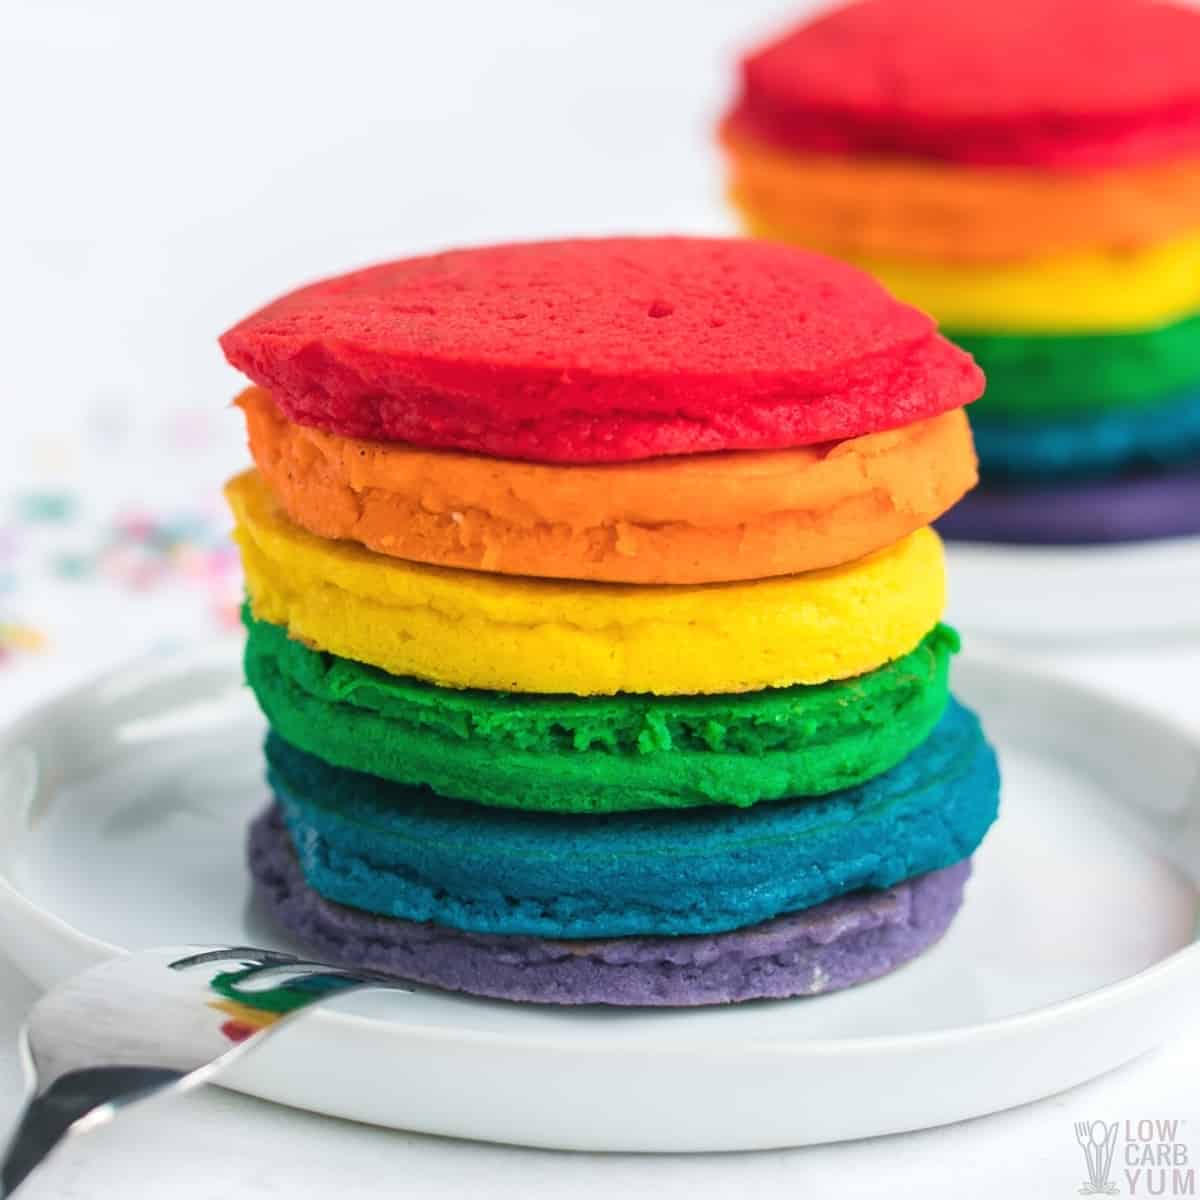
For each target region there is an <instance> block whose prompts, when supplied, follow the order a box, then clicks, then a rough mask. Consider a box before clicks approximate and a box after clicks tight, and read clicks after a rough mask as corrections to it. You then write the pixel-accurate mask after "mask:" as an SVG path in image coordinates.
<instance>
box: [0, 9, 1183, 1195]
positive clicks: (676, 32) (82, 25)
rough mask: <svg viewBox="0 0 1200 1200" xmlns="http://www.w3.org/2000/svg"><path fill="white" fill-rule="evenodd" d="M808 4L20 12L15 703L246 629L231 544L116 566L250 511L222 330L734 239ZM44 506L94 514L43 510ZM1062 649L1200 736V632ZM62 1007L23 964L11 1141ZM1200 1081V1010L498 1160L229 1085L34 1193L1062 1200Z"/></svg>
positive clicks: (0, 676)
mask: <svg viewBox="0 0 1200 1200" xmlns="http://www.w3.org/2000/svg"><path fill="white" fill-rule="evenodd" d="M803 7H805V6H804V4H803V3H796V2H785V0H753V2H747V0H744V2H742V3H739V4H733V3H728V2H724V0H707V2H701V0H654V3H645V2H644V0H609V2H608V3H606V4H603V5H600V4H596V3H592V2H589V0H513V2H511V3H506V4H492V3H486V2H484V0H478V2H476V3H469V2H467V0H439V3H437V4H416V3H391V4H385V3H382V2H381V3H377V4H368V3H363V2H360V0H344V2H343V3H341V4H339V5H337V6H336V7H335V6H330V5H324V6H315V5H301V4H292V5H283V4H281V3H280V4H276V3H261V4H255V5H249V4H245V3H234V2H233V0H213V2H210V3H207V4H205V5H203V6H200V5H194V6H179V5H155V4H150V3H133V2H125V3H114V4H110V5H104V6H101V5H89V4H85V3H82V2H80V3H74V4H72V3H66V2H62V0H9V2H8V4H7V5H5V13H4V15H5V19H4V21H3V22H0V107H2V108H3V111H4V112H5V113H6V115H7V116H8V118H9V120H8V121H7V122H6V133H5V138H4V178H5V183H4V187H3V188H2V189H0V218H2V219H0V262H2V263H3V264H4V266H3V281H4V283H3V287H0V327H2V328H3V330H4V339H3V340H4V345H5V350H6V353H5V356H4V372H3V373H2V374H0V412H2V413H3V414H4V417H5V421H6V429H5V437H4V438H3V439H0V627H2V626H4V625H5V624H7V625H8V626H9V627H10V630H11V627H13V626H19V627H20V628H21V629H22V630H36V631H37V633H38V634H39V635H40V636H41V637H43V638H44V639H45V645H44V647H43V648H42V649H41V650H39V651H36V652H34V651H33V650H26V649H22V648H21V646H20V645H18V646H17V647H16V648H15V649H13V648H10V650H9V652H8V653H7V656H5V655H4V652H3V650H2V649H0V719H7V718H8V717H10V716H12V715H13V714H15V713H16V712H19V711H20V710H21V709H22V708H23V707H24V706H26V705H27V704H29V703H30V702H32V701H33V700H34V699H35V698H36V697H38V696H40V695H44V694H48V693H50V692H52V691H54V690H57V689H58V688H61V687H63V686H65V685H66V684H68V683H70V682H72V681H74V680H76V679H78V678H81V677H83V676H86V675H88V674H90V673H92V672H93V671H94V670H96V669H97V668H99V667H101V666H104V665H106V664H108V663H110V662H113V661H115V660H117V659H119V658H122V657H125V656H127V655H128V654H130V653H133V652H136V651H138V650H142V649H145V648H147V647H149V646H153V645H156V644H162V643H164V642H178V641H183V640H193V639H196V638H199V637H209V636H212V635H213V633H214V631H215V630H216V629H217V628H219V627H220V625H221V624H222V621H223V619H224V618H225V617H227V615H228V613H227V611H226V610H227V608H228V604H227V600H228V589H229V585H230V583H231V581H230V580H228V579H227V578H225V577H224V576H222V575H220V574H219V572H218V573H217V575H216V577H212V576H211V573H210V571H209V568H212V569H213V570H216V567H215V566H214V563H213V561H212V557H211V555H210V554H209V551H208V549H207V548H206V547H207V545H208V543H203V545H202V546H201V547H200V548H199V549H197V548H196V546H195V545H193V544H184V545H183V548H182V550H180V549H179V547H176V548H175V550H172V551H171V552H170V554H169V555H165V556H160V558H163V560H164V562H166V565H165V566H164V565H162V564H161V563H160V564H159V565H160V566H161V569H158V568H157V567H156V568H154V569H153V570H151V572H150V577H149V578H147V577H146V576H145V574H144V572H143V571H142V569H141V567H140V566H139V565H138V564H139V562H140V560H138V561H136V562H134V563H133V564H132V566H131V564H130V561H129V555H130V553H131V551H130V548H129V546H128V545H127V544H126V542H127V540H128V538H126V541H123V542H121V543H120V545H118V546H117V548H116V550H115V551H112V552H111V553H110V552H109V551H104V552H102V553H99V554H97V553H96V548H97V547H98V546H100V547H103V546H106V545H109V543H110V542H111V540H112V538H113V536H114V535H113V529H114V528H117V527H120V528H126V527H127V526H128V525H129V520H128V518H129V517H130V514H133V518H134V521H133V523H134V525H136V521H137V518H138V514H144V513H145V512H148V511H149V512H155V513H160V512H163V511H167V510H171V511H177V512H180V513H182V514H184V516H187V517H195V516H196V515H197V514H200V515H201V516H203V518H204V519H205V520H206V521H217V522H219V521H220V520H221V518H219V517H215V516H213V514H214V513H216V512H218V511H219V509H218V505H217V489H218V487H219V483H220V481H221V480H222V479H223V478H224V476H225V475H226V474H228V473H229V472H230V471H231V470H232V469H233V468H234V466H235V465H236V464H237V463H238V462H239V461H240V460H241V457H242V454H243V451H242V450H241V434H240V431H239V429H238V423H237V421H236V420H235V419H234V417H233V415H232V414H230V413H228V412H227V411H225V405H226V403H227V400H228V398H229V397H230V395H231V394H232V392H233V390H234V388H235V387H236V378H235V376H234V375H233V373H232V372H230V371H229V370H228V369H227V368H226V367H225V366H224V364H223V363H222V362H221V360H220V356H219V354H218V353H217V351H216V348H215V344H214V340H213V339H214V336H215V334H216V333H218V332H219V331H220V330H221V329H222V328H224V327H225V325H227V324H228V323H230V322H231V321H232V320H233V319H235V318H236V317H238V316H240V315H241V314H243V313H244V312H245V311H247V310H248V309H249V308H250V307H251V306H253V305H254V304H256V303H258V302H261V301H262V300H264V299H266V298H267V297H269V296H270V295H272V294H274V293H275V292H276V291H278V290H280V289H282V288H284V287H287V286H290V285H292V284H294V283H297V282H298V281H300V280H303V279H305V278H309V277H312V276H316V275H319V274H321V273H324V272H329V271H334V270H338V269H342V268H346V267H349V266H351V265H354V264H357V263H361V262H366V261H370V260H372V259H377V258H382V257H388V256H393V255H396V254H401V253H405V252H409V251H415V250H418V249H425V248H431V247H436V246H441V245H447V244H454V243H460V242H465V241H474V240H488V239H495V238H505V237H524V236H538V235H546V234H558V233H566V232H577V231H578V232H587V231H593V232H596V231H614V230H643V231H655V230H667V229H679V230H718V229H722V228H725V227H726V226H725V217H724V215H723V213H722V211H721V206H720V183H719V174H718V171H717V165H716V161H715V156H714V154H713V152H712V150H711V147H710V145H709V142H708V127H709V123H710V122H711V118H712V116H713V114H714V113H715V112H716V111H717V110H718V109H719V106H720V104H721V102H722V98H723V96H724V93H725V90H726V86H727V72H728V69H729V64H730V62H731V60H732V54H733V50H734V48H735V47H736V45H737V44H738V43H739V42H744V41H745V40H747V39H750V38H753V37H756V36H758V35H759V34H760V33H762V32H763V31H764V30H767V29H769V28H771V27H773V26H774V25H776V24H778V23H779V21H780V20H781V19H783V18H784V17H786V16H788V15H790V14H792V13H795V12H796V11H798V10H799V9H800V8H803ZM30 496H34V497H43V498H44V497H46V496H49V497H50V498H51V499H52V500H53V499H54V498H56V497H57V498H59V499H65V501H66V502H67V504H68V507H69V508H70V509H71V510H72V511H71V512H70V514H69V515H66V516H63V515H60V516H59V517H52V518H49V519H48V518H47V517H46V516H45V514H44V513H43V514H42V515H41V516H38V515H37V514H36V513H33V514H31V513H30V512H29V511H27V509H21V506H22V505H25V503H26V501H27V500H28V499H29V497H30ZM52 507H53V505H52ZM18 509H21V512H23V513H24V515H21V513H20V512H18ZM122 514H124V517H125V518H126V519H125V521H124V524H122ZM122 537H126V535H124V534H123V535H122ZM185 541H186V539H185ZM64 555H66V556H67V557H68V558H70V559H71V561H76V560H79V559H80V558H81V556H82V566H78V565H77V567H75V568H71V567H70V562H68V563H66V565H65V566H64V559H63V556H64ZM71 556H74V557H73V558H72V557H71ZM168 559H169V561H167V560H168ZM216 565H217V566H219V564H216ZM232 582H234V583H235V582H236V581H232ZM18 641H20V638H18ZM2 646H3V642H2V641H0V647H2ZM1053 665H1054V666H1055V667H1056V668H1057V669H1061V670H1065V671H1067V672H1070V673H1073V674H1075V675H1077V676H1080V677H1083V678H1086V679H1089V680H1091V681H1093V682H1095V683H1097V684H1099V685H1101V686H1105V687H1108V688H1112V689H1114V690H1117V691H1120V692H1122V693H1124V694H1126V695H1128V696H1132V697H1134V698H1135V699H1138V700H1141V701H1143V702H1145V703H1149V704H1154V705H1157V706H1158V707H1160V708H1161V709H1163V710H1165V711H1169V712H1172V713H1176V714H1178V715H1180V716H1181V717H1182V718H1183V719H1185V720H1187V721H1189V722H1190V723H1191V724H1192V726H1193V727H1195V728H1197V729H1200V692H1198V690H1197V688H1196V678H1197V673H1198V672H1197V669H1198V668H1200V646H1197V645H1193V646H1186V645H1179V646H1172V645H1157V646H1143V647H1141V648H1137V649H1120V648H1116V647H1106V648H1103V649H1095V650H1093V651H1090V652H1087V653H1084V654H1080V655H1076V656H1075V657H1073V658H1071V659H1061V658H1060V659H1058V660H1056V661H1055V662H1054V663H1053ZM78 869H86V864H79V867H78ZM32 996H33V992H32V990H31V988H30V987H29V985H28V984H27V983H26V982H25V981H23V980H22V979H21V978H20V977H19V976H18V975H17V973H16V972H15V970H13V969H12V968H11V967H10V966H8V965H7V964H4V963H0V1125H2V1124H4V1123H6V1122H7V1121H8V1119H9V1118H10V1117H11V1115H12V1113H13V1111H14V1109H15V1106H16V1104H17V1102H18V1097H19V1080H18V1075H17V1068H16V1060H15V1055H14V1053H13V1051H12V1046H13V1044H14V1039H15V1035H16V1029H17V1026H18V1023H19V1020H20V1017H21V1014H22V1012H23V1011H24V1010H25V1008H26V1007H27V1006H28V1004H29V1003H30V1001H31V999H32ZM1198 1011H1200V1010H1198ZM1013 1069H1014V1070H1020V1069H1021V1064H1020V1063H1014V1064H1013ZM1198 1073H1200V1018H1198V1020H1197V1025H1196V1027H1195V1028H1194V1029H1193V1030H1191V1031H1190V1032H1188V1033H1187V1034H1186V1035H1185V1036H1184V1037H1182V1038H1180V1039H1178V1040H1177V1041H1175V1042H1174V1043H1173V1044H1171V1045H1169V1046H1167V1047H1165V1048H1164V1049H1163V1050H1161V1051H1160V1052H1158V1053H1157V1054H1155V1055H1153V1056H1151V1057H1150V1058H1147V1059H1145V1060H1143V1061H1141V1062H1139V1063H1136V1064H1134V1065H1132V1066H1130V1067H1128V1068H1126V1069H1124V1070H1122V1071H1120V1072H1117V1073H1116V1074H1114V1075H1112V1076H1109V1077H1108V1078H1105V1079H1102V1080H1099V1081H1097V1082H1095V1083H1093V1084H1091V1085H1089V1086H1087V1087H1085V1088H1081V1089H1079V1090H1077V1091H1075V1092H1072V1093H1070V1094H1068V1095H1066V1096H1062V1097H1057V1098H1053V1099H1050V1100H1047V1101H1044V1102H1042V1103H1040V1104H1036V1105H1033V1106H1030V1107H1027V1108H1024V1109H1021V1110H1018V1111H1014V1112H1011V1113H1006V1114H1000V1115H997V1116H995V1117H991V1118H986V1119H983V1120H979V1121H973V1122H970V1123H967V1124H964V1125H961V1126H956V1127H953V1128H950V1129H944V1130H936V1131H931V1132H928V1133H924V1134H919V1135H910V1136H905V1137H898V1138H888V1139H881V1140H878V1141H874V1142H870V1143H856V1144H849V1145H843V1146H835V1147H827V1148H819V1149H813V1150H804V1151H794V1152H780V1153H767V1154H758V1155H725V1156H715V1157H702V1158H673V1157H659V1158H650V1157H644V1158H638V1157H632V1156H612V1157H603V1156H579V1155H566V1154H551V1153H545V1152H537V1151H524V1150H514V1149H507V1148H502V1147H490V1146H478V1145H469V1144H465V1143H455V1142H448V1141H441V1140H438V1139H434V1138H427V1137H420V1136H411V1135H404V1134H397V1133H391V1132H384V1131H380V1130H373V1129H364V1128H356V1127H353V1126H349V1125H346V1124H343V1123H339V1122H335V1121H330V1120H325V1119H321V1118H317V1117H312V1116H308V1115H305V1114H302V1113H296V1112H291V1111H287V1110H282V1109H277V1108H272V1107H270V1106H267V1105H264V1104H260V1103H256V1102H254V1101H250V1100H247V1099H244V1098H242V1097H238V1096H234V1095H231V1094H226V1093H223V1092H220V1091H217V1090H209V1091H207V1092H205V1093H204V1094H202V1095H198V1096H195V1097H191V1098H188V1099H185V1100H183V1101H179V1102H176V1103H174V1104H173V1105H171V1106H169V1107H167V1108H164V1109H161V1110H159V1111H156V1112H151V1113H146V1114H144V1115H140V1116H134V1117H131V1118H130V1119H129V1120H128V1122H127V1123H124V1124H122V1125H121V1126H119V1127H116V1128H114V1129H111V1130H109V1131H106V1132H104V1133H101V1134H98V1135H96V1136H95V1137H94V1138H93V1139H92V1140H90V1141H87V1142H83V1143H80V1144H79V1145H78V1146H74V1147H70V1148H68V1149H67V1150H66V1151H65V1152H64V1153H63V1154H62V1155H61V1157H60V1158H59V1159H58V1160H57V1161H56V1162H55V1163H54V1164H53V1165H52V1166H50V1167H49V1168H48V1169H47V1170H46V1172H45V1173H44V1174H43V1175H42V1176H41V1177H40V1178H38V1179H37V1180H35V1181H33V1182H32V1183H31V1184H30V1186H29V1189H28V1195H29V1196H30V1197H31V1200H33V1198H35V1197H81V1198H82V1197H89V1198H90V1197H107V1196H113V1195H117V1194H120V1195H122V1196H125V1197H140V1196H154V1197H159V1196H164V1195H170V1196H172V1197H179V1198H180V1200H191V1198H197V1200H198V1198H200V1197H222V1198H229V1197H271V1196H283V1195H287V1196H297V1195H299V1196H317V1195H329V1194H337V1195H339V1196H345V1197H347V1200H353V1198H357V1197H367V1196H380V1195H386V1196H391V1195H395V1196H397V1197H400V1196H413V1197H451V1196H453V1197H474V1196H487V1197H496V1198H502V1197H508V1196H513V1197H515V1196H522V1197H525V1196H554V1197H577V1196H578V1197H585V1196H586V1197H606V1198H607V1197H612V1196H621V1197H639V1196H650V1195H654V1196H659V1197H672V1196H689V1197H702V1196H705V1197H706V1196H713V1197H716V1196H728V1195H744V1196H772V1197H774V1196H779V1197H785V1196H786V1197H792V1196H799V1195H806V1196H817V1197H821V1196H832V1195H837V1196H840V1197H846V1198H853V1197H859V1196H863V1197H865V1196H877V1195H880V1194H884V1193H886V1194H889V1195H910V1194H912V1195H917V1194H920V1195H922V1196H925V1197H935V1196H947V1197H949V1196H955V1197H958V1196H963V1195H971V1196H978V1197H993V1196H994V1197H1012V1196H1021V1197H1041V1196H1046V1197H1053V1196H1064V1197H1065V1196H1069V1195H1073V1194H1075V1192H1076V1189H1077V1188H1078V1185H1079V1181H1080V1179H1081V1178H1082V1174H1081V1167H1082V1162H1081V1159H1080V1156H1079V1151H1078V1147H1077V1146H1076V1145H1075V1143H1074V1139H1073V1135H1072V1122H1073V1121H1075V1120H1078V1119H1085V1118H1091V1117H1097V1116H1104V1117H1107V1118H1109V1119H1112V1118H1120V1119H1124V1118H1126V1117H1128V1118H1131V1119H1136V1118H1142V1117H1158V1118H1176V1119H1181V1120H1186V1121H1190V1122H1191V1125H1192V1126H1193V1128H1192V1129H1191V1131H1190V1132H1189V1131H1188V1130H1189V1126H1188V1125H1185V1126H1183V1134H1182V1136H1183V1137H1184V1138H1185V1139H1188V1144H1189V1146H1190V1148H1191V1151H1192V1155H1193V1158H1196V1157H1200V1093H1198V1091H1197V1088H1196V1085H1195V1080H1196V1077H1197V1074H1198ZM535 1085H536V1081H531V1086H535ZM364 1086H369V1081H365V1082H364ZM869 1102H870V1101H869V1097H864V1103H869Z"/></svg>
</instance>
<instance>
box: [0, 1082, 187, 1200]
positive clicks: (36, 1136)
mask: <svg viewBox="0 0 1200 1200" xmlns="http://www.w3.org/2000/svg"><path fill="white" fill-rule="evenodd" d="M180 1075H181V1072H179V1071H172V1070H168V1069H166V1068H163V1067H89V1068H88V1069H86V1070H82V1071H71V1072H68V1073H67V1074H66V1075H62V1076H60V1077H59V1078H58V1079H56V1080H55V1081H54V1083H52V1084H51V1085H50V1087H48V1088H47V1089H46V1090H45V1091H44V1092H42V1093H41V1094H40V1095H38V1096H35V1097H34V1098H33V1099H32V1100H31V1101H30V1102H29V1103H28V1105H26V1107H25V1111H24V1112H23V1113H22V1114H21V1119H20V1121H19V1122H18V1124H17V1128H16V1132H15V1133H14V1134H13V1137H12V1141H11V1142H10V1143H9V1145H8V1149H7V1150H6V1151H5V1153H4V1158H3V1160H2V1161H0V1200H5V1198H6V1197H8V1196H11V1195H12V1194H13V1192H15V1191H16V1190H17V1188H18V1187H19V1186H20V1185H21V1183H22V1182H23V1181H24V1180H25V1178H26V1177H27V1176H28V1175H29V1173H30V1172H31V1171H32V1170H33V1169H34V1168H35V1167H36V1166H37V1165H38V1164H39V1163H40V1162H41V1161H42V1160H43V1159H44V1158H45V1157H46V1155H48V1154H49V1153H50V1151H51V1150H53V1149H54V1147H55V1146H57V1145H58V1143H59V1142H61V1141H62V1140H63V1138H64V1137H66V1136H67V1134H68V1133H70V1131H71V1126H72V1125H74V1124H75V1122H76V1121H78V1120H80V1119H81V1118H82V1117H86V1116H87V1115H88V1113H91V1112H94V1111H95V1110H96V1109H97V1108H100V1107H102V1106H103V1105H105V1104H107V1103H109V1102H110V1101H112V1100H114V1099H117V1098H118V1097H120V1098H123V1099H128V1098H130V1097H132V1096H135V1095H144V1094H146V1093H148V1092H154V1091H157V1090H158V1089H159V1088H161V1087H164V1086H166V1085H168V1084H171V1083H174V1082H175V1081H176V1080H177V1079H179V1078H180Z"/></svg>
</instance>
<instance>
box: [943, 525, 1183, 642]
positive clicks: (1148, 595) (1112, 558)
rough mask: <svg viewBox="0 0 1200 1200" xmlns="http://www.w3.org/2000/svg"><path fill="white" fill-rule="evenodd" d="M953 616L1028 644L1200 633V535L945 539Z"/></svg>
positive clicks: (965, 625)
mask: <svg viewBox="0 0 1200 1200" xmlns="http://www.w3.org/2000/svg"><path fill="white" fill-rule="evenodd" d="M946 552H947V558H948V568H947V574H948V576H949V579H950V612H949V616H948V619H949V620H950V621H952V622H953V623H954V624H955V625H957V626H958V628H959V629H961V630H963V632H964V633H966V634H968V635H969V634H973V633H978V634H982V635H984V636H986V637H991V638H1002V639H1004V640H1006V641H1017V642H1026V643H1037V642H1042V643H1043V644H1045V643H1053V644H1054V645H1055V646H1056V647H1058V646H1060V645H1062V644H1063V642H1064V641H1067V642H1070V641H1076V642H1084V641H1096V640H1098V639H1104V640H1105V641H1106V642H1108V643H1111V642H1112V641H1113V640H1120V639H1124V640H1132V639H1135V638H1143V637H1148V636H1160V637H1161V636H1166V635H1171V636H1178V635H1184V634H1200V599H1198V598H1200V538H1169V539H1165V540H1163V541H1160V542H1142V543H1138V544H1130V545H1122V546H1003V545H991V544H985V543H982V542H947V543H946Z"/></svg>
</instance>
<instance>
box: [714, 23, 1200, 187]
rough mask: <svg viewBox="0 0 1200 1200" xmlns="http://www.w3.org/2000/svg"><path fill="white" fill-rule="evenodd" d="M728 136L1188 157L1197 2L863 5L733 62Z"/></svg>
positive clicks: (882, 146) (1047, 160)
mask: <svg viewBox="0 0 1200 1200" xmlns="http://www.w3.org/2000/svg"><path fill="white" fill-rule="evenodd" d="M729 122H730V127H731V129H732V130H733V131H734V132H738V131H740V132H742V133H744V134H747V135H751V136H758V137H760V138H763V139H765V140H768V141H772V142H775V143H776V144H778V145H781V146H791V147H793V148H795V149H798V150H813V151H819V152H820V151H824V152H833V153H899V154H916V155H924V156H929V157H935V158H942V159H947V160H952V161H962V162H979V163H1012V164H1021V165H1042V166H1047V167H1103V166H1118V165H1122V164H1127V163H1140V162H1148V161H1156V160H1162V159H1169V158H1172V157H1176V156H1179V155H1185V154H1189V155H1190V154H1195V153H1200V12H1198V11H1196V10H1194V9H1188V8H1184V7H1181V6H1178V5H1175V4H1171V3H1159V2H1156V0H991V2H988V3H976V2H975V0H866V2H865V3H860V4H854V5H851V6H849V7H845V8H840V9H837V10H835V11H833V12H831V13H828V14H827V15H825V16H823V17H821V18H819V19H817V20H815V21H812V22H810V23H808V24H806V25H802V26H800V27H799V28H797V29H795V30H793V31H792V32H790V33H788V34H786V35H785V36H783V37H781V38H779V39H778V40H777V41H775V42H773V43H771V44H770V45H767V46H765V47H763V48H762V49H760V50H759V51H757V52H756V53H753V54H751V55H750V56H749V57H748V58H746V59H745V61H744V62H743V64H742V94H741V97H740V99H739V101H738V103H737V105H736V106H735V108H734V110H733V112H732V113H731V115H730V117H729Z"/></svg>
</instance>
